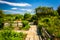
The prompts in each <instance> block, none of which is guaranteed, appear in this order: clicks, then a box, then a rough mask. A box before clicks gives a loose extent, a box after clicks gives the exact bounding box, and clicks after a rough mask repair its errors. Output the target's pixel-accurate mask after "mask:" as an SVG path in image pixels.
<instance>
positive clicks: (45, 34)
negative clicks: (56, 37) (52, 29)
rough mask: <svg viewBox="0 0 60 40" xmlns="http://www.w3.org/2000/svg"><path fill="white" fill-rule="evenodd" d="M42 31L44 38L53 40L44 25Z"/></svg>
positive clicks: (44, 39)
mask: <svg viewBox="0 0 60 40" xmlns="http://www.w3.org/2000/svg"><path fill="white" fill-rule="evenodd" d="M41 32H42V36H43V38H42V39H43V40H48V39H50V40H52V37H51V35H50V34H49V33H48V32H47V31H46V29H45V28H44V27H42V29H41Z"/></svg>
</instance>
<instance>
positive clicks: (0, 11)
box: [0, 10, 4, 29]
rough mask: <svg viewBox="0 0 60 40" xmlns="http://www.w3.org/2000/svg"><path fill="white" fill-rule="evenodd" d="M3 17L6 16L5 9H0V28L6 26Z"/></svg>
mask: <svg viewBox="0 0 60 40" xmlns="http://www.w3.org/2000/svg"><path fill="white" fill-rule="evenodd" d="M3 17H4V14H3V11H2V10H0V29H1V28H3V26H4V23H3V21H4V20H3Z"/></svg>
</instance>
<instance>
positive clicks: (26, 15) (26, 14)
mask: <svg viewBox="0 0 60 40" xmlns="http://www.w3.org/2000/svg"><path fill="white" fill-rule="evenodd" d="M31 17H32V16H31V14H30V13H25V14H24V19H25V20H27V21H30V20H31Z"/></svg>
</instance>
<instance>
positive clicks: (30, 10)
mask: <svg viewBox="0 0 60 40" xmlns="http://www.w3.org/2000/svg"><path fill="white" fill-rule="evenodd" d="M20 10H23V11H27V12H32V11H33V9H20Z"/></svg>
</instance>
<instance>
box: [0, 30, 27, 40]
mask: <svg viewBox="0 0 60 40" xmlns="http://www.w3.org/2000/svg"><path fill="white" fill-rule="evenodd" d="M25 37H26V34H23V33H22V32H20V33H16V32H14V31H11V30H4V31H1V32H0V40H24V39H25Z"/></svg>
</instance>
